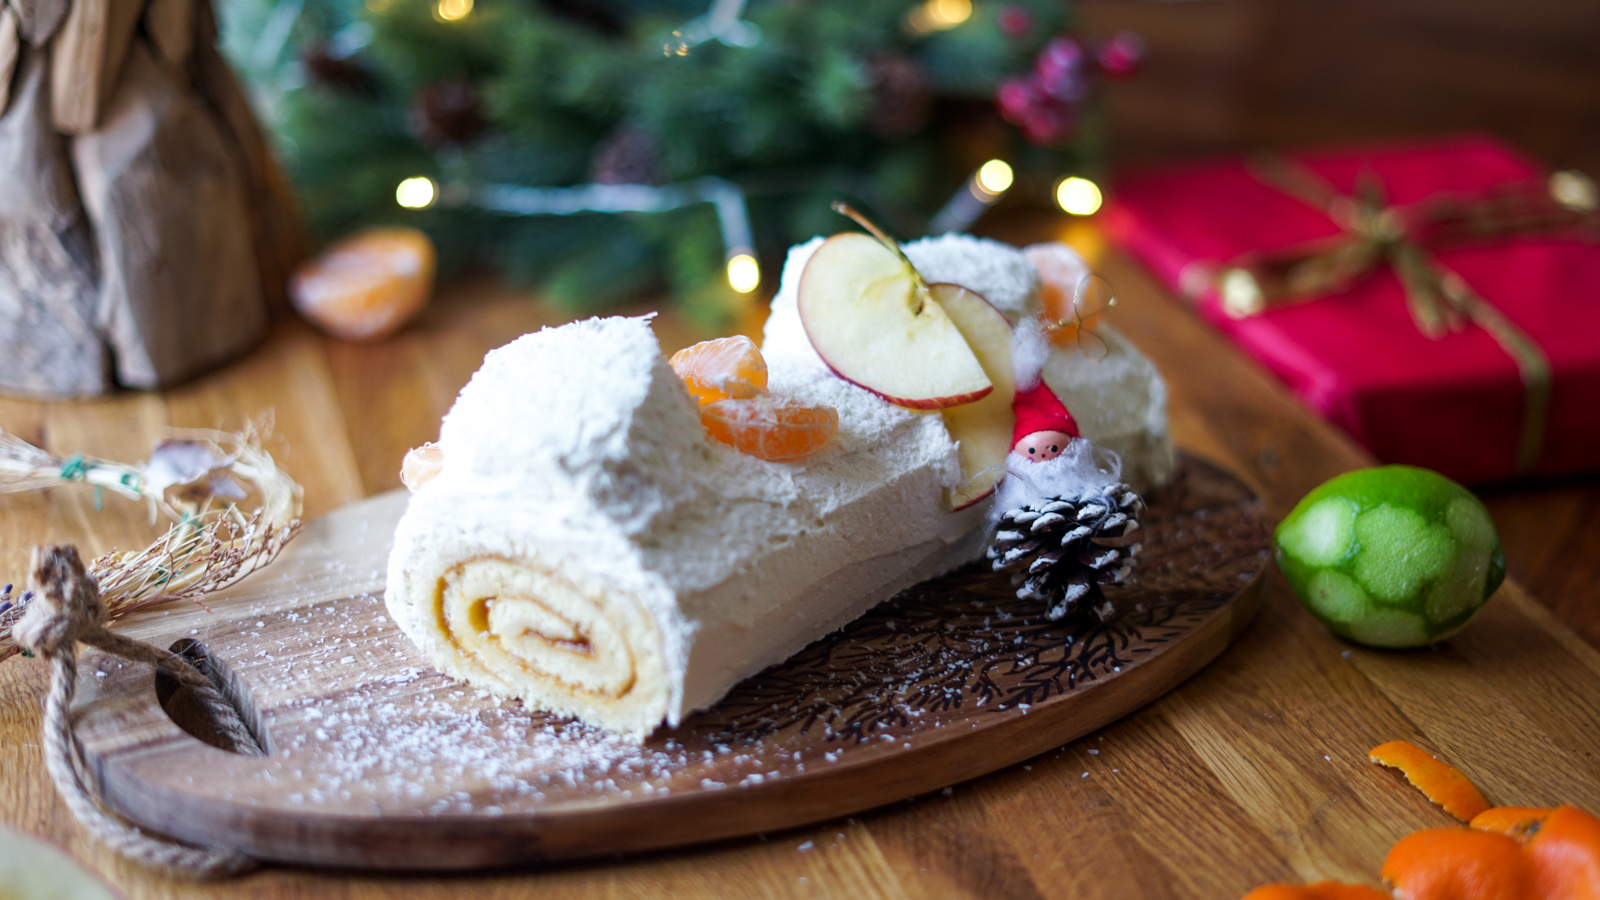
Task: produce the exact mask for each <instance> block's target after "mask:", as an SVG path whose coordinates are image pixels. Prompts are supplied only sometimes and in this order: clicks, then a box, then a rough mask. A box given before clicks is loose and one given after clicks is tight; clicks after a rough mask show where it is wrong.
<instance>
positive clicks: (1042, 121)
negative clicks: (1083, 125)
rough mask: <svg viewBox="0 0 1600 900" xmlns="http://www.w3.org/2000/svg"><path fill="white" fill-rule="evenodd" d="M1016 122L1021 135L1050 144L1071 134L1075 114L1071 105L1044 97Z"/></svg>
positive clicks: (1038, 142)
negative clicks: (1041, 101)
mask: <svg viewBox="0 0 1600 900" xmlns="http://www.w3.org/2000/svg"><path fill="white" fill-rule="evenodd" d="M1018 124H1019V125H1020V126H1021V128H1022V136H1023V137H1025V138H1027V139H1028V140H1030V141H1032V142H1033V143H1035V144H1039V145H1041V146H1051V145H1053V144H1059V143H1061V142H1062V141H1064V140H1066V139H1067V138H1069V137H1071V136H1072V132H1073V129H1074V127H1075V126H1076V125H1077V115H1076V111H1075V110H1074V109H1073V107H1072V106H1070V105H1068V104H1066V103H1063V102H1061V101H1060V100H1056V99H1054V98H1046V100H1045V102H1044V103H1041V104H1039V105H1038V106H1035V107H1034V108H1033V109H1032V111H1030V112H1029V113H1028V115H1027V116H1026V117H1025V118H1024V119H1023V120H1022V122H1020V123H1018Z"/></svg>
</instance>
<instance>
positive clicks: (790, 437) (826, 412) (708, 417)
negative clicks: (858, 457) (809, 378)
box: [700, 394, 839, 462]
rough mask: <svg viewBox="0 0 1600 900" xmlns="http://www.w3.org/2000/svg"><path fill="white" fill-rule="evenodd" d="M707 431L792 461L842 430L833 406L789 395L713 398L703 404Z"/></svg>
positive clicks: (744, 448)
mask: <svg viewBox="0 0 1600 900" xmlns="http://www.w3.org/2000/svg"><path fill="white" fill-rule="evenodd" d="M700 422H701V424H703V425H705V427H706V433H707V434H709V435H711V436H712V437H713V438H716V439H717V440H719V441H721V442H723V443H724V444H728V445H731V446H732V447H733V448H734V449H736V450H738V451H740V452H742V453H748V454H750V455H751V456H754V457H757V458H759V459H765V460H768V461H770V462H793V461H795V460H800V459H805V458H806V457H808V456H811V455H813V454H815V453H816V452H817V451H819V450H821V449H822V448H823V447H825V446H827V444H828V441H829V440H831V439H832V438H833V435H834V434H835V433H836V432H837V431H838V430H839V413H838V411H837V410H835V409H834V408H833V407H831V406H807V405H805V404H804V403H801V402H800V401H798V400H794V399H791V398H788V397H775V396H773V395H771V394H762V395H760V396H757V397H747V398H738V399H732V400H714V401H712V402H710V403H707V404H705V405H704V406H701V407H700Z"/></svg>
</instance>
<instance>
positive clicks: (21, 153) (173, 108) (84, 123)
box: [0, 0, 304, 397]
mask: <svg viewBox="0 0 1600 900" xmlns="http://www.w3.org/2000/svg"><path fill="white" fill-rule="evenodd" d="M215 44H216V25H215V20H214V19H213V17H212V11H211V7H210V3H209V0H0V171H3V172H5V173H6V177H4V178H0V391H5V392H8V393H14V394H22V395H28V396H38V397H73V396H92V395H96V394H103V393H106V392H108V391H111V390H114V389H116V388H118V387H131V388H160V387H165V386H168V385H171V384H174V383H176V382H179V381H182V380H183V379H185V378H188V377H190V376H192V375H195V374H198V373H199V372H202V371H204V370H206V369H209V368H212V367H214V366H217V365H220V364H221V363H223V362H226V361H227V360H229V359H232V358H233V357H235V356H237V355H238V354H240V353H242V352H244V351H245V350H247V349H249V348H250V347H251V346H252V345H254V344H255V343H256V342H257V341H258V340H259V339H260V338H261V337H262V335H263V334H264V333H265V330H266V328H267V325H268V322H269V320H270V317H271V314H272V313H273V312H274V311H275V310H277V309H278V308H281V307H283V305H284V285H285V283H286V280H287V276H288V271H289V269H290V268H291V267H292V266H293V265H294V263H295V262H296V261H297V260H298V258H299V257H300V256H301V255H302V253H303V249H304V238H303V235H302V232H301V231H300V226H299V224H298V220H297V217H296V212H295V208H294V202H293V199H292V195H291V193H290V189H289V187H288V184H287V182H286V180H285V179H284V177H283V174H282V172H281V171H280V170H279V169H278V167H277V165H276V163H275V161H274V160H273V157H272V153H271V150H270V149H269V147H268V146H267V143H266V140H265V138H264V136H263V134H262V132H261V130H260V128H259V126H258V125H257V124H256V122H255V119H254V117H253V116H252V115H251V113H250V110H249V107H248V105H247V103H246V101H245V98H244V95H243V92H242V91H241V90H240V88H239V85H238V83H237V81H236V80H235V78H234V75H233V73H232V71H231V70H230V69H229V67H228V64H227V63H226V61H225V60H223V58H222V56H221V55H220V53H219V52H218V50H217V48H216V46H215Z"/></svg>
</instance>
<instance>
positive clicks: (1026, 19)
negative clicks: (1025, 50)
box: [1000, 4, 1033, 41]
mask: <svg viewBox="0 0 1600 900" xmlns="http://www.w3.org/2000/svg"><path fill="white" fill-rule="evenodd" d="M1000 30H1001V31H1003V32H1005V35H1006V37H1008V38H1011V39H1012V40H1014V41H1020V40H1022V39H1023V38H1025V37H1027V36H1028V35H1030V34H1032V33H1033V16H1031V15H1029V14H1028V11H1027V10H1025V9H1023V8H1022V7H1020V6H1017V5H1016V4H1007V5H1006V6H1005V8H1004V9H1002V10H1000Z"/></svg>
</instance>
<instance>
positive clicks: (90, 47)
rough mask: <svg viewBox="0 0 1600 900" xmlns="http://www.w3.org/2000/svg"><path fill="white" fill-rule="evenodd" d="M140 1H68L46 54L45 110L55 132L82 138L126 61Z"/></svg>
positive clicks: (94, 123) (96, 121) (95, 123)
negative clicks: (48, 92) (48, 103)
mask: <svg viewBox="0 0 1600 900" xmlns="http://www.w3.org/2000/svg"><path fill="white" fill-rule="evenodd" d="M143 7H144V3H143V2H142V0H72V6H71V8H70V9H69V10H68V12H67V16H66V20H65V21H63V22H62V23H61V32H60V33H59V34H57V35H56V37H55V44H54V46H53V47H52V50H51V79H50V86H51V107H50V108H51V110H52V114H53V118H54V120H55V126H56V129H57V130H58V131H62V132H65V133H67V134H86V133H88V132H90V131H93V130H94V129H95V128H96V127H98V126H99V124H100V114H101V111H102V109H103V108H104V107H105V105H106V103H108V102H109V101H110V99H111V95H112V90H113V88H114V86H115V85H116V83H117V78H118V75H119V73H120V72H121V71H122V61H123V60H124V59H126V58H127V55H128V46H129V44H130V43H131V42H132V40H133V32H134V29H135V28H136V27H137V26H138V24H139V13H140V11H141V10H142V9H143Z"/></svg>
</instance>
